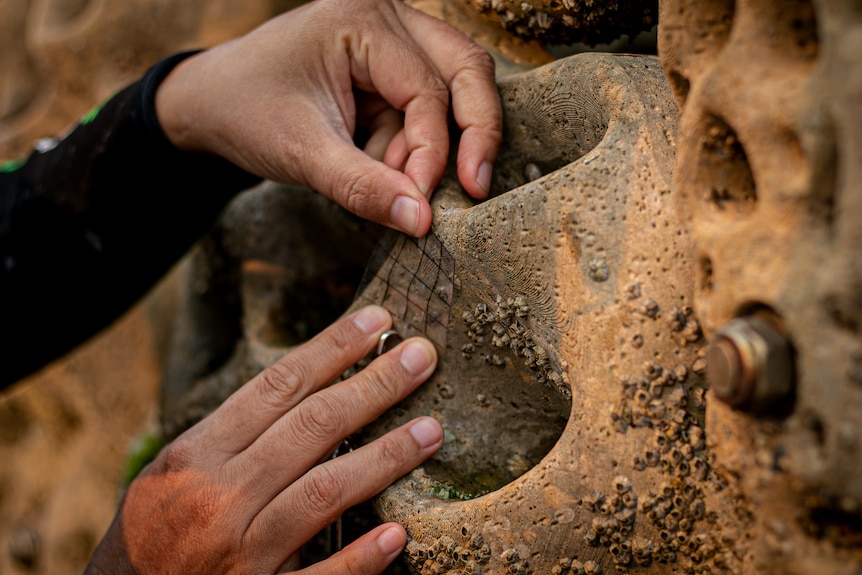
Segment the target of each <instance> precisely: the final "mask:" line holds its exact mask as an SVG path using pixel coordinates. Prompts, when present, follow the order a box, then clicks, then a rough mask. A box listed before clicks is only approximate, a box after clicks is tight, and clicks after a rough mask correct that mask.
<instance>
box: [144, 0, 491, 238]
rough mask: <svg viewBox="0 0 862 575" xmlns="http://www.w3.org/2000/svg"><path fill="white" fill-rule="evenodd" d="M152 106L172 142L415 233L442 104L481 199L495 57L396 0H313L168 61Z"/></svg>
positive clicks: (466, 177) (443, 155)
mask: <svg viewBox="0 0 862 575" xmlns="http://www.w3.org/2000/svg"><path fill="white" fill-rule="evenodd" d="M450 98H451V110H450ZM156 109H157V113H158V116H159V120H160V122H161V123H162V125H163V127H164V129H165V132H166V133H167V135H168V138H169V139H170V140H171V141H172V142H173V143H174V144H175V145H177V146H178V147H180V148H183V149H187V150H204V151H208V152H212V153H216V154H219V155H221V156H223V157H225V158H227V159H229V160H231V161H232V162H234V163H236V164H237V165H239V166H241V167H243V168H245V169H246V170H248V171H250V172H252V173H255V174H258V175H260V176H263V177H265V178H268V179H271V180H275V181H279V182H284V183H291V184H302V185H306V186H308V187H311V188H313V189H315V190H318V191H320V192H321V193H323V194H325V195H326V196H328V197H329V198H331V199H333V200H334V201H336V202H338V203H339V204H341V205H342V206H344V207H345V208H347V209H348V210H350V211H352V212H354V213H356V214H358V215H359V216H362V217H364V218H366V219H369V220H372V221H375V222H378V223H381V224H384V225H387V226H390V227H394V228H396V229H399V230H401V231H403V232H406V233H408V234H411V235H414V236H422V235H424V234H425V233H427V232H428V229H429V228H430V225H431V210H430V206H429V204H428V200H427V198H428V196H429V195H430V192H431V190H433V189H434V186H435V185H436V184H437V182H438V181H439V179H440V177H441V176H442V174H443V170H444V168H445V166H446V162H447V159H448V156H449V141H450V140H449V123H448V118H449V113H450V111H451V113H452V115H453V116H454V120H455V123H456V124H457V125H458V127H459V128H460V129H461V131H462V132H461V136H460V141H459V146H458V148H459V149H458V159H457V162H458V165H457V167H458V177H459V179H460V181H461V183H462V185H463V186H464V188H465V190H466V191H467V192H468V193H469V194H470V195H471V196H473V197H474V198H477V199H482V198H484V197H486V196H487V192H488V187H489V184H490V178H491V166H492V164H493V162H494V159H495V158H496V155H497V150H498V148H499V145H500V140H501V130H500V123H501V116H502V113H501V106H500V102H499V96H498V95H497V91H496V87H495V84H494V64H493V60H492V59H491V58H490V56H489V55H488V54H487V53H486V52H484V51H483V50H482V49H481V48H479V47H478V46H477V45H475V44H474V43H473V42H472V41H470V40H469V39H468V38H467V37H466V36H464V35H463V34H461V33H460V32H458V31H456V30H454V29H453V28H451V27H449V26H448V25H446V24H445V23H443V22H441V21H438V20H436V19H434V18H432V17H430V16H427V15H425V14H423V13H421V12H418V11H416V10H413V9H411V8H409V7H407V6H405V5H403V4H402V3H401V2H398V1H396V0H388V1H382V2H380V1H371V0H360V1H356V2H346V1H344V0H320V1H318V2H313V3H311V4H308V5H305V6H302V7H300V8H298V9H296V10H294V11H292V12H289V13H286V14H284V15H282V16H280V17H277V18H275V19H273V20H270V21H269V22H267V23H266V24H264V25H262V26H261V27H259V28H258V29H256V30H254V31H252V32H251V33H249V34H248V35H246V36H244V37H242V38H239V39H236V40H233V41H231V42H227V43H225V44H222V45H220V46H217V47H216V48H213V49H212V50H209V51H207V52H204V53H202V54H200V55H199V56H197V57H194V58H191V59H189V60H186V61H185V62H184V63H182V64H181V65H180V66H178V67H177V68H176V69H175V70H174V71H173V73H172V74H171V75H170V76H168V78H167V79H166V80H165V82H164V84H163V85H162V87H161V88H160V89H159V92H158V94H157V99H156ZM360 130H361V131H362V132H363V133H364V134H366V135H367V138H363V140H364V141H363V143H362V144H361V145H362V146H363V149H360V148H359V147H357V145H356V143H355V142H354V137H355V136H356V135H357V132H358V131H360Z"/></svg>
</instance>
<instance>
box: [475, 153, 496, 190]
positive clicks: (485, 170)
mask: <svg viewBox="0 0 862 575" xmlns="http://www.w3.org/2000/svg"><path fill="white" fill-rule="evenodd" d="M493 171H494V167H493V166H492V165H491V162H489V161H487V160H485V161H484V162H482V163H481V164H480V165H479V170H478V171H477V172H476V183H477V184H479V187H480V188H482V189H483V190H485V193H486V194H487V193H488V192H490V191H491V173H492V172H493Z"/></svg>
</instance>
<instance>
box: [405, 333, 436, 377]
mask: <svg viewBox="0 0 862 575" xmlns="http://www.w3.org/2000/svg"><path fill="white" fill-rule="evenodd" d="M400 360H401V365H403V366H404V369H406V370H407V371H408V372H409V373H410V374H412V375H420V374H422V373H425V371H426V370H427V369H428V368H429V367H430V366H431V364H432V363H433V362H434V350H433V348H432V347H431V343H430V342H428V341H425V340H424V339H415V340H413V341H411V342H408V343H407V345H405V346H404V347H403V348H402V349H401V357H400Z"/></svg>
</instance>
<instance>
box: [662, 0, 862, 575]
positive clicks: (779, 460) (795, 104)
mask: <svg viewBox="0 0 862 575" xmlns="http://www.w3.org/2000/svg"><path fill="white" fill-rule="evenodd" d="M661 21H662V24H661V26H660V34H659V42H660V53H661V54H662V55H663V64H664V65H665V67H666V68H667V71H668V74H669V77H670V79H671V82H672V84H673V87H674V94H675V96H676V99H677V102H678V103H679V105H680V107H681V109H682V118H681V128H680V146H679V158H678V160H679V161H678V168H677V173H676V179H675V188H674V189H675V191H676V193H677V194H678V196H679V199H680V201H681V202H682V204H683V205H684V207H685V210H686V212H687V213H688V214H690V216H689V219H690V221H691V222H692V225H691V230H692V235H693V238H694V241H695V244H696V249H697V278H698V279H697V284H696V288H697V291H696V296H695V306H696V308H697V309H698V312H699V315H700V317H701V319H702V320H703V325H704V330H705V332H706V333H707V334H708V335H709V336H713V335H714V334H716V332H718V331H719V330H721V329H722V328H724V326H725V325H726V324H728V322H730V321H731V320H732V319H733V318H736V317H740V316H743V317H744V316H750V315H751V314H753V313H760V314H765V315H767V316H768V317H770V318H771V320H772V321H773V322H774V323H776V324H778V325H779V326H780V330H781V331H782V332H783V335H784V337H785V338H786V339H787V340H789V341H790V342H791V343H792V346H793V349H794V351H795V370H796V387H795V394H793V395H791V396H790V397H788V398H787V400H786V401H785V402H784V404H783V405H781V406H779V407H780V409H772V410H769V411H767V412H765V413H753V414H752V413H746V412H745V411H733V410H731V409H729V408H727V407H726V406H723V405H722V404H721V403H719V402H710V403H709V407H708V410H707V423H708V429H707V435H708V436H713V437H716V438H720V440H718V441H717V443H716V456H717V457H716V460H717V463H718V464H719V465H720V466H722V467H723V468H724V469H726V470H727V473H728V475H729V476H731V477H734V478H736V481H735V484H736V488H737V489H739V490H740V492H741V494H742V495H743V496H744V497H745V498H746V500H747V501H748V504H749V505H750V508H751V510H752V512H753V513H752V516H751V524H750V528H749V531H748V533H749V536H750V537H751V538H752V542H751V545H750V548H749V549H750V553H751V556H750V557H749V558H748V560H747V561H746V568H745V572H746V573H748V572H757V573H761V572H767V573H800V574H801V573H811V572H816V573H849V572H859V570H862V554H861V553H860V545H862V515H860V503H861V502H862V482H860V481H859V480H858V478H859V476H860V474H862V457H860V450H862V443H861V442H862V435H860V433H862V386H860V381H862V378H860V357H862V337H860V333H859V325H860V320H862V290H860V285H862V283H860V279H862V267H860V265H859V252H860V248H862V242H860V233H862V226H860V220H859V218H860V208H862V193H860V189H859V184H858V182H859V181H860V173H859V172H860V170H862V161H860V160H862V141H860V134H859V131H858V130H857V129H856V127H857V126H859V125H860V122H862V73H860V72H862V69H860V67H859V62H858V56H857V55H858V54H859V53H860V50H862V12H860V9H859V5H858V4H853V3H846V2H831V1H814V2H793V3H786V2H760V1H758V2H748V1H746V2H695V1H685V0H667V1H665V2H663V3H662V12H661Z"/></svg>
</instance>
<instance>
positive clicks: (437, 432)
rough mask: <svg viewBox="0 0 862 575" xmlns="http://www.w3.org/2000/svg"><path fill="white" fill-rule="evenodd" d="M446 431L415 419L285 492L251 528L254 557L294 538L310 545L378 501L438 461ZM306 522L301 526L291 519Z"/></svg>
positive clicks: (427, 420)
mask: <svg viewBox="0 0 862 575" xmlns="http://www.w3.org/2000/svg"><path fill="white" fill-rule="evenodd" d="M442 444H443V429H442V427H441V426H440V424H439V423H438V422H437V421H436V420H435V419H433V418H431V417H420V418H418V419H415V420H413V421H411V422H409V423H407V424H405V425H403V426H401V427H399V428H397V429H395V430H393V431H390V432H389V433H387V434H386V435H384V436H382V437H380V438H378V439H376V440H375V441H373V442H371V443H369V444H368V445H365V446H363V447H361V448H359V449H357V450H355V451H352V452H351V453H348V454H346V455H343V456H341V457H338V458H336V459H333V460H330V461H327V462H326V463H323V464H321V465H317V466H315V467H313V468H312V469H310V470H309V471H308V472H307V473H306V474H304V475H303V476H302V477H301V478H299V479H298V480H297V481H295V482H293V483H292V484H291V485H290V486H288V487H287V488H285V489H284V490H283V491H281V492H280V493H279V494H278V495H277V496H276V497H275V498H273V500H272V501H271V502H270V503H269V504H268V505H267V506H265V507H264V508H263V509H262V510H261V512H260V513H259V514H258V515H257V516H256V517H255V518H254V520H253V521H252V522H251V524H250V525H249V528H248V530H247V531H246V534H245V536H244V539H245V541H247V542H248V544H249V545H250V546H251V547H250V552H251V553H255V552H256V551H257V550H263V549H271V548H273V546H274V545H278V544H279V542H282V541H284V540H286V538H287V537H288V536H290V537H292V538H295V539H298V540H302V541H305V540H308V539H310V538H311V537H312V536H313V535H314V534H315V533H317V532H319V531H320V530H321V529H323V528H324V527H326V526H327V525H329V524H330V523H332V522H333V521H335V520H336V519H337V518H338V516H340V515H341V514H342V513H343V512H344V511H345V510H347V509H348V508H349V507H352V506H354V505H356V504H358V503H360V502H362V501H365V500H367V499H369V498H370V497H372V496H374V495H376V494H377V493H379V492H380V491H382V490H383V489H385V488H386V487H387V486H388V485H390V484H391V483H392V482H393V481H395V480H396V479H398V478H399V477H402V476H404V475H405V474H407V473H408V472H409V471H410V470H412V469H414V468H415V467H416V466H417V465H419V464H420V463H422V462H423V461H425V460H426V459H427V458H428V457H430V456H431V455H433V454H434V453H435V452H436V451H437V450H438V449H439V448H440V446H441V445H442ZM299 517H301V518H302V521H301V522H297V521H285V518H299Z"/></svg>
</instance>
